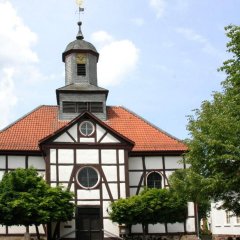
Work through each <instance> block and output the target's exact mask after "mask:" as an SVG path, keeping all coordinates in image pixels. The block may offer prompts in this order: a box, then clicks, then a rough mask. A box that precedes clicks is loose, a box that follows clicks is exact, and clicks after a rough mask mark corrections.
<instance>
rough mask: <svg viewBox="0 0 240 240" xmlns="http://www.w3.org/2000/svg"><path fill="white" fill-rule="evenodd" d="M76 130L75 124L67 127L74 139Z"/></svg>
mask: <svg viewBox="0 0 240 240" xmlns="http://www.w3.org/2000/svg"><path fill="white" fill-rule="evenodd" d="M77 131H78V129H77V124H75V125H74V126H72V127H71V128H70V129H68V132H69V133H70V135H71V136H72V137H73V138H74V139H75V141H77Z"/></svg>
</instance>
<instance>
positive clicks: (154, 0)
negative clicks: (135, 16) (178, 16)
mask: <svg viewBox="0 0 240 240" xmlns="http://www.w3.org/2000/svg"><path fill="white" fill-rule="evenodd" d="M150 6H151V7H152V8H153V9H154V10H155V12H156V16H157V18H160V17H162V16H163V15H164V11H165V8H166V0H150Z"/></svg>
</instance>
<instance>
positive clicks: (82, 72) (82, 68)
mask: <svg viewBox="0 0 240 240" xmlns="http://www.w3.org/2000/svg"><path fill="white" fill-rule="evenodd" d="M77 75H78V76H86V64H77Z"/></svg>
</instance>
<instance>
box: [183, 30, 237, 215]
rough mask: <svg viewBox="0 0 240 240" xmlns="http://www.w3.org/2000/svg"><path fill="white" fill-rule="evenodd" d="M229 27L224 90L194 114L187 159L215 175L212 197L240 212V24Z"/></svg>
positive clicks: (200, 170) (206, 173) (208, 174)
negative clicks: (229, 56) (228, 57)
mask: <svg viewBox="0 0 240 240" xmlns="http://www.w3.org/2000/svg"><path fill="white" fill-rule="evenodd" d="M225 30H226V35H227V37H228V38H229V39H230V41H229V42H228V44H227V51H228V52H229V53H230V54H231V58H230V59H229V60H227V61H225V62H224V63H223V66H222V67H220V68H219V71H222V72H224V73H225V74H226V79H225V80H224V81H223V82H222V88H223V90H222V92H215V93H213V99H212V100H211V101H204V102H203V103H202V105H201V107H200V109H197V110H195V116H190V118H189V123H188V126H187V128H188V130H189V132H190V136H191V139H189V140H188V141H187V143H188V146H189V152H188V153H187V154H186V160H187V162H188V163H190V164H191V166H192V168H193V170H194V171H195V172H197V173H199V174H201V175H202V176H203V177H206V178H212V179H214V184H215V187H214V191H213V193H212V197H213V198H214V199H215V200H216V201H218V200H222V201H223V205H222V207H223V208H226V209H228V210H230V211H233V212H234V213H235V214H240V189H239V185H240V27H239V26H235V25H229V26H227V27H226V28H225Z"/></svg>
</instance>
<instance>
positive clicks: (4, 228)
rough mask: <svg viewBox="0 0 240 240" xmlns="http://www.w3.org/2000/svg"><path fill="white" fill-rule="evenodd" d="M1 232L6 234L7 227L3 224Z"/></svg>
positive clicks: (0, 228) (0, 226)
mask: <svg viewBox="0 0 240 240" xmlns="http://www.w3.org/2000/svg"><path fill="white" fill-rule="evenodd" d="M0 234H6V227H5V226H3V225H0Z"/></svg>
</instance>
